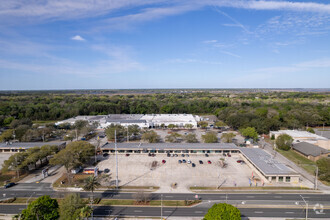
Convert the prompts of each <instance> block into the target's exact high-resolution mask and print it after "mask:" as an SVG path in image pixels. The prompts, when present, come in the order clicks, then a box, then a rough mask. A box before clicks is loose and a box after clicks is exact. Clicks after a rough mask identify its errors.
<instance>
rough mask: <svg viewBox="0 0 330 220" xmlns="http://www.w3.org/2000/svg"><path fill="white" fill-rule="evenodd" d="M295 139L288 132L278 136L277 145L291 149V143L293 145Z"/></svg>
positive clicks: (284, 148)
mask: <svg viewBox="0 0 330 220" xmlns="http://www.w3.org/2000/svg"><path fill="white" fill-rule="evenodd" d="M292 142H293V139H292V137H291V136H290V135H287V134H281V135H279V136H278V137H277V139H276V141H275V143H276V146H277V147H278V148H279V149H280V150H285V151H287V150H290V149H291V145H292Z"/></svg>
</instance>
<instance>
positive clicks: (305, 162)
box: [276, 149, 316, 175]
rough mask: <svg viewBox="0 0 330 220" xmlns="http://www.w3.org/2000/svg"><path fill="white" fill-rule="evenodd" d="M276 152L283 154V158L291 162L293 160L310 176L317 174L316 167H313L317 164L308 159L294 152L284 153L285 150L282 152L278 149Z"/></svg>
mask: <svg viewBox="0 0 330 220" xmlns="http://www.w3.org/2000/svg"><path fill="white" fill-rule="evenodd" d="M276 150H277V151H278V152H279V153H281V154H282V155H283V156H285V157H286V158H288V159H289V160H291V161H292V162H294V163H295V164H297V165H298V166H300V167H302V168H303V169H305V170H306V171H307V172H309V173H310V174H312V175H314V174H315V169H316V167H315V166H313V165H316V163H315V162H313V161H311V160H309V159H307V158H306V157H303V156H301V155H300V154H298V153H296V152H294V151H293V150H288V151H284V150H280V149H276Z"/></svg>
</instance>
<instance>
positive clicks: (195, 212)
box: [195, 211, 203, 213]
mask: <svg viewBox="0 0 330 220" xmlns="http://www.w3.org/2000/svg"><path fill="white" fill-rule="evenodd" d="M195 213H203V211H195Z"/></svg>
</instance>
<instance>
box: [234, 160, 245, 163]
mask: <svg viewBox="0 0 330 220" xmlns="http://www.w3.org/2000/svg"><path fill="white" fill-rule="evenodd" d="M236 162H237V163H243V162H244V161H243V160H237V161H236Z"/></svg>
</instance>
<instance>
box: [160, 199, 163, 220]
mask: <svg viewBox="0 0 330 220" xmlns="http://www.w3.org/2000/svg"><path fill="white" fill-rule="evenodd" d="M160 219H161V220H163V194H161V195H160Z"/></svg>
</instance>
